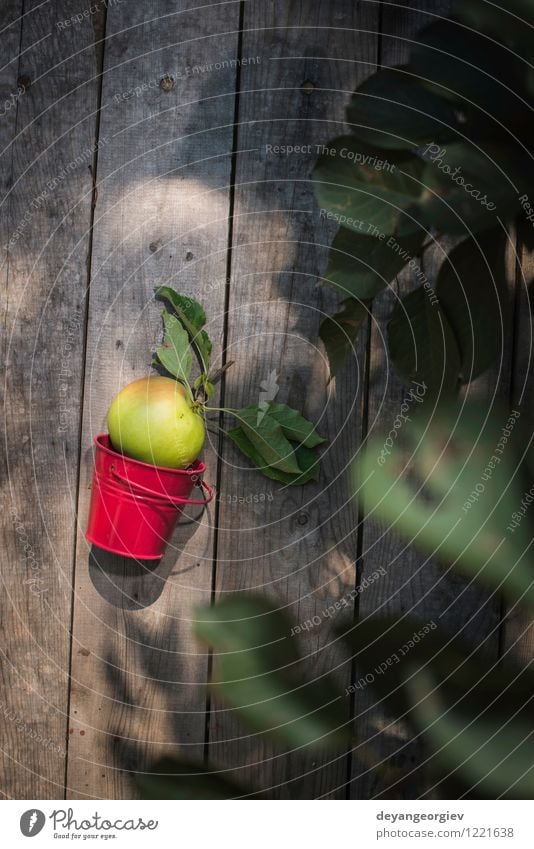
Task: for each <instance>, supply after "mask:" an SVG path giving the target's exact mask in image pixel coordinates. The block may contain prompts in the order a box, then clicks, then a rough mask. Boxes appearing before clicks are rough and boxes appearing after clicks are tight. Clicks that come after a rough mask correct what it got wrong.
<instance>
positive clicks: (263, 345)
mask: <svg viewBox="0 0 534 849" xmlns="http://www.w3.org/2000/svg"><path fill="white" fill-rule="evenodd" d="M243 27H244V30H243V33H244V34H243V44H242V56H243V58H245V59H247V60H249V59H250V57H259V59H260V61H256V62H255V63H250V62H249V63H248V64H247V66H246V67H245V66H244V67H242V68H241V88H240V99H239V136H238V138H239V144H238V148H239V149H240V150H242V151H243V150H249V149H251V148H252V150H251V151H250V152H249V153H245V152H242V153H241V155H240V157H239V159H238V163H237V174H236V205H235V216H234V238H233V244H232V282H231V299H230V316H231V322H230V328H229V341H228V349H227V355H228V357H229V358H230V359H232V360H235V361H236V364H235V366H234V367H233V368H232V369H231V370H230V372H229V373H228V377H227V382H226V406H227V407H230V408H238V407H240V406H245V405H246V404H247V403H254V402H256V403H257V402H258V401H259V400H260V395H259V393H260V389H261V387H260V384H261V383H262V381H265V380H269V375H272V374H273V372H274V373H275V377H276V380H275V382H276V383H277V385H278V392H277V395H276V399H277V400H278V401H280V402H287V403H289V404H290V405H291V406H293V407H295V408H297V409H299V410H302V411H303V412H304V414H305V415H306V416H307V417H309V418H310V419H311V420H313V421H315V422H318V423H319V430H320V431H321V432H322V433H323V434H324V435H326V436H328V437H329V439H330V440H331V444H330V446H329V447H328V450H327V451H326V452H325V458H324V471H323V474H322V478H321V480H320V482H319V483H318V484H317V485H311V484H309V485H307V486H306V487H304V488H290V489H288V488H284V487H280V486H279V485H277V484H275V483H274V482H271V481H269V480H268V479H266V478H264V477H262V476H261V475H260V473H258V472H256V471H254V470H251V469H250V468H249V467H248V464H247V462H246V461H244V460H243V459H242V458H241V457H240V456H239V455H238V454H237V452H236V451H234V450H232V448H231V447H229V446H225V449H224V453H223V471H222V479H221V491H220V496H221V506H220V520H219V528H218V562H217V575H216V591H217V595H218V596H219V597H221V596H223V595H224V594H225V593H228V592H235V591H243V590H255V591H258V592H262V593H268V594H269V595H271V596H273V597H274V598H276V599H277V600H278V601H279V603H280V604H281V605H282V606H283V607H287V609H288V612H289V613H290V614H291V615H292V616H293V617H294V619H295V620H296V621H297V622H298V623H302V622H307V620H309V619H312V618H313V617H314V616H315V617H318V619H319V623H320V624H318V625H313V626H312V627H311V629H310V630H309V631H308V632H305V633H304V637H303V639H302V641H301V647H302V650H303V653H304V655H305V656H307V659H308V664H309V666H310V667H311V668H312V670H313V672H314V673H315V674H316V675H318V676H320V675H323V674H324V673H325V672H330V671H333V672H334V673H335V674H336V675H337V677H338V679H339V681H340V682H341V683H343V682H345V686H346V683H347V682H348V674H349V670H348V668H347V665H346V664H344V662H343V659H342V658H340V657H339V655H338V652H337V651H336V648H335V646H333V645H332V644H331V638H330V637H329V621H328V617H327V616H325V615H324V613H323V611H324V610H326V609H328V608H329V606H330V605H331V604H332V603H333V602H335V601H337V600H339V599H342V598H347V600H348V603H349V607H348V609H347V611H346V615H347V616H350V615H351V606H350V605H351V597H350V595H349V594H350V592H351V591H352V589H353V587H354V584H355V564H356V558H357V545H356V532H357V521H358V517H357V507H356V505H355V504H354V503H352V502H351V501H350V485H349V482H348V480H347V478H348V475H347V463H348V462H349V461H350V458H351V457H352V455H353V454H354V452H355V451H356V450H357V448H358V444H359V428H360V421H359V404H360V388H361V382H362V375H363V356H362V352H363V344H362V345H361V346H360V347H359V349H358V357H357V362H356V363H354V364H353V366H352V368H350V369H348V370H347V373H346V375H345V376H344V378H343V379H342V380H340V381H338V385H337V387H336V388H334V386H333V384H332V385H331V386H330V390H329V391H327V389H326V380H327V373H326V368H325V362H324V355H323V352H322V350H321V349H320V347H319V345H318V337H317V332H318V327H319V324H320V321H321V319H322V318H323V317H324V313H325V312H326V313H330V312H332V311H333V309H334V308H335V305H336V303H337V299H336V298H335V297H334V296H333V295H332V292H331V291H330V290H328V289H321V288H317V287H316V281H317V278H318V277H319V276H320V275H321V273H323V272H324V268H325V265H326V258H327V253H328V245H329V243H330V241H331V238H332V235H333V232H332V229H330V228H326V227H325V222H324V220H322V219H321V217H320V214H319V210H318V209H317V207H316V205H315V202H314V199H313V192H312V188H311V184H310V179H309V178H310V173H311V170H312V168H313V165H314V162H315V159H316V157H317V150H316V145H320V144H323V143H324V142H326V141H327V140H328V139H330V138H332V137H333V136H334V135H336V134H341V133H342V132H343V131H345V129H346V126H345V124H344V109H345V106H346V103H347V100H348V98H349V95H350V92H352V90H353V89H354V88H355V87H356V85H357V83H358V81H359V80H361V79H362V78H363V77H364V76H366V75H367V74H368V73H369V72H371V71H372V70H374V68H375V63H376V35H375V33H376V31H377V8H376V6H375V5H372V4H367V3H364V4H355V3H353V2H344V0H343V2H338V3H336V4H335V6H334V5H333V4H327V3H316V4H310V3H305V2H292V3H286V2H273V3H269V4H265V3H260V2H250V3H247V4H245V15H244V24H243ZM355 57H357V58H355ZM280 145H282V146H283V145H286V146H288V145H289V146H291V145H293V146H295V145H296V146H304V147H305V150H302V149H300V150H298V149H297V150H295V151H293V153H292V152H291V151H289V152H288V150H287V147H286V148H283V147H281V148H278V149H277V146H280ZM274 391H276V386H274ZM315 621H317V620H315ZM293 639H294V637H293ZM348 717H349V703H348V701H347V719H348ZM209 751H210V758H211V761H212V762H213V763H216V764H219V765H222V766H224V767H226V768H233V769H235V770H236V777H237V778H238V779H239V780H240V781H241V782H242V784H243V785H244V786H245V787H246V788H247V790H248V791H250V790H251V789H252V788H254V787H261V788H263V789H267V790H269V791H270V792H271V793H272V794H273V795H275V796H277V797H282V798H317V797H326V796H328V797H330V798H334V797H337V796H342V795H343V792H344V791H343V785H344V783H345V782H346V778H347V773H346V770H347V762H346V756H345V753H344V752H338V753H335V754H334V755H332V756H331V757H330V760H329V759H328V757H327V756H326V755H321V756H317V755H312V754H309V753H302V752H296V751H294V752H287V751H285V750H282V749H281V748H278V747H276V746H274V745H272V744H271V743H269V742H267V741H265V740H264V739H263V738H260V737H254V736H250V735H248V732H247V730H246V729H244V728H243V726H242V725H240V724H239V723H238V722H236V720H235V718H234V717H233V716H232V715H231V714H230V713H228V711H226V710H225V709H224V706H222V705H221V704H218V703H214V705H213V711H212V717H211V725H210V748H209Z"/></svg>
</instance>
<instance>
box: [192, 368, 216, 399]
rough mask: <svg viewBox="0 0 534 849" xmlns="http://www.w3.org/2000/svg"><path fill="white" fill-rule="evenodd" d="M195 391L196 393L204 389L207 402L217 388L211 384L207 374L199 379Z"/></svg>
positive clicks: (194, 386)
mask: <svg viewBox="0 0 534 849" xmlns="http://www.w3.org/2000/svg"><path fill="white" fill-rule="evenodd" d="M193 389H195V391H198V390H199V389H202V392H203V393H204V395H205V397H206V399H207V400H209V399H210V398H211V397H212V396H213V395H214V394H215V386H214V385H213V383H210V381H209V380H208V376H207V374H206V373H205V372H204V373H203V374H201V375H199V376H198V377H197V379H196V380H195V383H194V385H193Z"/></svg>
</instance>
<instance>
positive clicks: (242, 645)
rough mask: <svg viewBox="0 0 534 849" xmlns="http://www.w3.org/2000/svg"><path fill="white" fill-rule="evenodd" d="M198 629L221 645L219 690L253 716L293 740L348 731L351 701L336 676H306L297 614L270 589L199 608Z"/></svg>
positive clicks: (337, 739) (253, 724)
mask: <svg viewBox="0 0 534 849" xmlns="http://www.w3.org/2000/svg"><path fill="white" fill-rule="evenodd" d="M195 619H196V625H195V632H196V634H197V636H198V637H199V638H200V639H201V640H203V641H204V642H206V643H208V644H209V645H210V646H211V647H212V648H213V649H214V651H215V652H216V654H215V656H214V661H215V663H214V666H215V670H214V671H215V676H214V680H213V683H212V690H213V691H214V693H215V694H216V695H217V696H221V697H223V698H224V699H226V700H227V701H228V702H229V703H230V704H231V705H232V706H233V707H234V708H235V710H236V711H237V712H238V713H239V715H240V717H241V718H242V719H243V720H244V722H246V724H247V725H248V726H249V727H250V728H251V729H253V730H254V731H256V732H263V733H266V734H268V735H270V736H272V737H273V738H275V739H277V740H279V741H281V742H282V743H283V744H285V745H286V746H290V747H292V748H294V747H298V746H310V747H313V748H324V747H325V746H327V745H339V744H343V743H345V742H346V741H347V739H348V731H347V728H348V726H347V724H346V723H347V720H348V704H347V701H346V700H344V699H343V697H342V696H341V694H340V693H339V692H338V691H337V689H336V687H335V685H334V683H333V682H332V681H331V679H330V678H329V676H320V677H314V679H313V680H311V681H306V679H305V678H304V676H303V671H302V667H301V658H300V655H299V651H298V643H297V641H296V640H295V639H294V637H293V636H291V621H290V620H289V619H288V618H287V616H286V615H285V614H284V612H283V611H282V610H280V609H279V606H278V605H276V604H275V603H274V602H273V601H271V600H269V599H267V598H265V597H263V596H262V597H255V596H247V595H243V594H240V595H236V596H228V597H227V598H225V599H224V600H223V601H221V602H219V603H218V604H216V605H215V606H214V607H202V608H199V609H197V610H196V615H195Z"/></svg>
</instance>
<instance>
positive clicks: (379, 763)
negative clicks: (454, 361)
mask: <svg viewBox="0 0 534 849" xmlns="http://www.w3.org/2000/svg"><path fill="white" fill-rule="evenodd" d="M447 8H448V4H447V3H443V2H413V3H410V4H409V8H408V6H407V4H404V3H403V4H402V5H399V6H398V7H396V6H395V5H393V4H389V3H388V4H384V7H383V34H382V62H383V64H385V65H389V64H400V63H402V62H403V61H405V60H406V58H407V56H408V53H409V49H410V41H411V39H413V36H414V34H415V33H416V32H417V30H418V29H419V28H420V27H421V26H423V25H424V24H425V23H427V22H428V21H429V20H435V15H439V14H446V12H447ZM428 13H432V15H433V17H429V14H428ZM441 259H442V255H441V251H440V250H439V249H432V250H430V251H428V252H427V253H426V254H425V257H424V259H423V263H422V268H423V271H424V273H425V275H426V277H427V279H428V280H429V281H430V282H432V280H433V279H435V274H436V270H437V268H438V267H439V265H440V263H441ZM415 283H416V281H415V280H414V279H413V278H412V277H411V276H410V275H409V274H404V273H403V275H402V276H401V277H400V279H399V281H398V285H397V287H394V288H393V289H392V290H391V291H390V292H387V293H385V294H384V295H383V296H382V297H380V298H379V299H377V300H376V301H375V304H374V307H373V315H374V320H375V322H376V325H375V329H374V331H373V336H372V347H371V362H370V389H369V407H368V419H369V433H372V432H373V431H374V430H375V429H376V431H377V432H378V433H382V432H387V431H388V430H389V429H390V427H391V426H392V422H393V421H394V419H395V416H396V415H397V413H398V412H399V409H400V406H401V404H402V402H403V400H404V398H405V397H406V391H407V390H406V388H405V387H404V386H403V384H401V382H400V381H399V380H398V379H397V378H396V376H395V374H394V372H393V370H392V369H391V368H390V365H389V363H388V362H387V359H386V352H385V350H384V348H383V338H384V330H385V322H386V321H387V318H388V317H389V315H390V312H391V309H392V307H393V303H394V300H395V299H396V298H397V297H398V296H399V295H402V294H405V293H406V292H407V291H409V289H410V288H413V287H414V284H415ZM505 336H506V338H508V339H511V338H512V336H511V334H505ZM509 380H510V351H509V350H508V351H505V352H504V356H503V360H502V362H501V363H500V366H499V367H498V368H497V369H495V370H494V371H493V372H491V373H489V374H487V375H485V376H484V377H483V378H480V379H479V380H478V381H476V383H475V384H474V385H473V386H472V387H470V390H469V392H470V395H473V396H477V397H484V398H486V399H488V400H489V398H491V397H492V396H493V394H494V391H495V389H496V388H497V391H498V394H499V395H500V396H501V397H504V398H506V396H507V393H508V388H509ZM379 566H382V567H384V568H385V569H386V572H387V574H386V576H385V577H384V579H383V580H381V581H379V582H375V583H373V584H371V585H370V586H369V587H367V588H366V589H364V590H363V592H362V594H361V595H360V607H359V615H360V617H362V618H363V617H366V616H369V615H372V614H373V613H380V614H390V615H393V616H396V615H406V616H411V617H414V618H415V619H418V620H420V621H421V623H426V622H429V621H430V620H434V621H436V622H438V621H439V622H440V624H442V625H443V626H444V627H446V628H448V629H449V630H450V631H451V632H461V633H462V634H463V635H464V636H465V637H466V639H468V640H469V639H472V640H474V641H475V642H476V643H477V644H481V643H484V644H485V646H486V648H487V649H488V651H492V652H494V654H495V656H497V651H498V630H499V621H500V605H499V603H498V601H495V600H491V601H489V602H488V601H487V599H486V596H485V594H484V593H482V592H481V591H480V590H479V589H478V588H477V587H476V586H469V587H468V586H467V584H466V582H465V581H464V580H463V579H462V578H461V577H459V576H458V575H457V574H455V573H453V572H452V571H450V570H447V571H445V570H444V569H443V568H442V567H440V565H439V564H437V563H435V562H434V561H433V560H431V559H428V558H426V557H425V556H424V555H422V554H420V553H419V552H417V551H416V550H415V549H413V548H412V547H410V546H408V545H407V544H406V542H405V541H404V540H401V539H399V537H398V536H397V535H395V534H393V533H391V532H390V531H388V532H387V533H385V532H384V528H383V527H382V526H380V525H379V524H378V523H376V522H375V521H374V520H372V519H366V520H365V524H364V535H363V576H364V577H365V576H366V575H367V574H369V573H372V572H373V571H375V570H376V569H377V568H378V567H379ZM355 737H356V738H357V739H358V740H359V745H357V746H356V747H355V749H354V757H353V766H352V788H351V795H352V796H353V797H355V798H374V797H377V796H381V797H383V796H388V797H393V798H395V797H401V798H402V797H405V798H414V797H417V795H418V794H419V793H420V792H421V791H422V786H423V785H422V783H421V776H420V775H419V774H418V773H417V769H416V768H417V765H418V764H419V762H420V761H421V752H420V748H419V746H418V744H417V742H416V741H412V740H410V739H409V736H408V732H407V729H406V728H405V727H403V726H402V724H400V723H396V722H393V723H392V722H391V721H390V720H389V719H388V718H387V717H385V716H384V715H383V713H382V712H381V711H380V710H379V709H377V706H376V705H375V703H374V697H373V693H372V692H371V691H370V690H364V691H363V692H362V691H358V692H357V695H356V699H355Z"/></svg>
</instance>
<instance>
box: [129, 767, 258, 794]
mask: <svg viewBox="0 0 534 849" xmlns="http://www.w3.org/2000/svg"><path fill="white" fill-rule="evenodd" d="M136 782H137V785H138V786H139V788H140V790H141V798H142V799H238V798H240V797H242V796H245V795H246V796H247V798H248V799H251V798H255V796H256V794H254V795H250V788H249V787H246V788H245V787H240V786H239V784H237V783H236V782H234V781H233V780H232V779H231V778H229V777H228V776H227V774H226V772H217V771H215V770H214V771H208V770H206V769H203V768H202V767H201V766H196V765H195V764H191V763H189V762H187V761H182V760H178V759H175V758H168V757H167V758H161V760H159V761H157V762H156V763H155V764H154V765H153V766H152V768H151V771H150V772H144V773H137V775H136ZM263 798H265V797H263Z"/></svg>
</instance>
